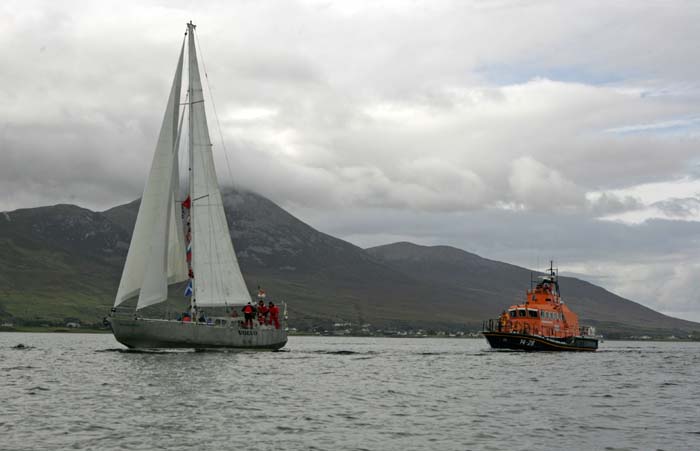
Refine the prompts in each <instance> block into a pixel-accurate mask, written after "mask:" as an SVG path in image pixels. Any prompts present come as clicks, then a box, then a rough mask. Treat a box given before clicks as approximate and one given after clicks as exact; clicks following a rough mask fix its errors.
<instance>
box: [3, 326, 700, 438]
mask: <svg viewBox="0 0 700 451" xmlns="http://www.w3.org/2000/svg"><path fill="white" fill-rule="evenodd" d="M20 344H21V345H22V346H19V345H20ZM699 350H700V344H698V343H632V342H612V341H607V342H605V343H603V344H602V348H601V350H600V351H599V352H597V353H594V354H589V353H586V354H575V353H571V354H557V353H540V354H526V353H520V352H492V351H490V350H489V349H488V347H487V345H486V342H485V341H482V340H460V339H388V338H387V339H382V338H328V337H290V340H289V344H288V345H287V347H286V348H285V350H284V351H285V352H276V353H240V352H227V351H225V350H224V351H221V350H219V351H215V352H208V351H203V352H202V351H200V352H194V351H152V352H144V351H129V350H126V349H124V348H122V347H121V346H120V345H119V344H118V343H116V341H115V340H114V339H113V337H112V336H111V335H92V334H20V333H0V381H1V382H0V406H2V409H1V410H0V449H37V448H41V449H58V448H91V449H144V450H146V449H192V448H194V449H201V448H205V447H206V448H211V449H230V448H240V447H249V448H253V449H328V450H331V449H332V450H336V449H377V450H403V449H448V450H449V449H494V450H496V449H499V450H500V449H511V450H515V449H528V450H532V449H580V450H588V449H605V448H608V449H643V450H647V449H667V450H675V449H697V448H698V446H697V445H698V444H700V426H699V425H698V421H697V418H698V414H700V407H698V406H700V374H699V372H698V371H697V368H698V364H700V353H698V351H699Z"/></svg>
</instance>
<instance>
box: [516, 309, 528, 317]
mask: <svg viewBox="0 0 700 451" xmlns="http://www.w3.org/2000/svg"><path fill="white" fill-rule="evenodd" d="M518 316H520V317H523V318H524V317H525V316H527V315H526V314H525V309H524V308H521V309H518Z"/></svg>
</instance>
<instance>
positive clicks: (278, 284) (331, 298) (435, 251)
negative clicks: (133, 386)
mask: <svg viewBox="0 0 700 451" xmlns="http://www.w3.org/2000/svg"><path fill="white" fill-rule="evenodd" d="M223 199H224V207H225V211H226V216H227V220H228V222H229V225H230V228H231V237H232V241H233V243H234V248H235V250H236V253H237V256H238V259H239V263H240V266H241V269H242V271H243V274H244V277H245V280H246V283H247V284H248V287H249V289H250V290H251V292H254V291H255V289H256V287H257V285H258V284H260V285H262V286H264V287H265V288H266V289H267V291H268V293H271V294H273V295H274V296H276V298H277V299H283V300H286V301H288V303H289V306H290V324H291V325H292V326H295V327H300V328H304V329H310V328H329V327H332V324H333V322H337V321H341V322H342V321H351V322H355V323H358V324H361V323H370V324H372V325H373V326H374V327H381V328H404V329H405V328H414V329H416V328H434V329H437V328H442V329H449V330H459V329H465V328H467V329H472V330H473V329H476V328H478V326H479V325H480V323H481V320H483V319H485V318H489V317H494V316H496V315H497V314H498V313H499V312H500V311H501V310H502V309H503V308H505V307H506V306H507V305H510V304H512V303H515V302H519V301H520V300H521V298H522V296H523V295H524V291H525V289H526V288H527V286H528V281H529V277H530V276H529V275H530V270H528V269H525V268H521V267H518V266H515V265H511V264H508V263H504V262H498V261H495V260H489V259H485V258H482V257H480V256H478V255H476V254H473V253H470V252H467V251H464V250H461V249H458V248H454V247H451V246H444V245H441V246H421V245H417V244H413V243H408V242H400V243H391V244H387V245H383V246H377V247H373V248H369V249H362V248H360V247H358V246H355V245H354V244H352V243H348V242H346V241H343V240H340V239H338V238H335V237H333V236H331V235H328V234H325V233H323V232H320V231H318V230H316V229H314V228H313V227H311V226H309V225H308V224H305V223H304V222H303V221H301V220H299V219H298V218H296V217H294V216H293V215H291V214H290V213H289V212H287V211H285V210H284V209H282V208H280V207H279V206H277V205H276V204H275V203H274V202H272V201H270V200H269V199H267V198H264V197H262V196H260V195H258V194H255V193H252V192H250V191H246V190H241V189H226V190H224V196H223ZM138 207H139V201H138V200H135V201H133V202H129V203H127V204H123V205H119V206H116V207H113V208H110V209H107V210H104V211H102V212H93V211H91V210H88V209H84V208H82V207H79V206H73V205H70V204H59V205H56V206H50V207H38V208H34V209H19V210H15V211H12V212H4V214H3V215H0V245H2V247H0V256H2V258H0V262H3V263H0V283H2V286H3V287H4V288H3V290H2V291H3V292H4V293H3V294H4V295H3V296H2V297H0V319H6V320H15V321H18V322H24V323H40V322H52V321H53V322H56V321H58V322H60V321H61V320H63V319H65V318H68V317H71V318H74V317H77V318H81V319H83V320H84V321H86V322H91V321H92V322H97V321H99V319H100V318H101V317H102V316H104V315H105V314H106V312H107V311H108V310H109V308H110V307H111V304H112V302H113V296H114V293H115V292H116V288H117V285H118V283H119V277H120V276H121V269H122V265H123V261H124V259H125V257H126V251H127V249H128V242H129V240H130V238H131V232H132V229H133V224H134V222H135V219H136V214H137V212H138ZM9 261H12V262H14V263H13V264H8V262H9ZM562 288H563V290H564V298H565V299H566V300H567V302H571V304H572V308H574V310H575V311H577V313H579V315H580V317H581V318H582V320H584V321H586V320H587V319H590V320H591V322H592V323H594V324H595V325H597V326H599V328H601V329H602V330H603V331H606V332H611V333H622V334H627V333H629V334H631V333H636V332H640V331H641V332H643V331H647V332H654V331H655V332H654V333H656V334H657V335H662V334H671V333H675V334H679V333H687V332H690V331H693V330H700V324H697V323H692V322H688V321H684V320H680V319H675V318H670V317H666V316H664V315H661V314H660V313H657V312H654V311H653V310H651V309H648V308H646V307H643V306H641V305H640V304H637V303H634V302H632V301H629V300H626V299H624V298H621V297H619V296H617V295H614V294H613V293H610V292H608V291H606V290H604V289H603V288H600V287H597V286H595V285H593V284H590V283H588V282H585V281H582V280H579V279H576V278H565V277H562ZM567 296H569V297H567ZM169 302H170V301H169ZM172 302H173V303H174V305H179V304H183V303H184V299H183V298H182V297H181V295H179V294H178V293H177V290H174V291H173V295H172ZM621 313H624V315H622V314H621ZM621 318H623V320H621Z"/></svg>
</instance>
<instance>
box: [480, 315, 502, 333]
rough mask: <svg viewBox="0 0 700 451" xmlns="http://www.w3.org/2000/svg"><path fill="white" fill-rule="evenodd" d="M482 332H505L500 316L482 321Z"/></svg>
mask: <svg viewBox="0 0 700 451" xmlns="http://www.w3.org/2000/svg"><path fill="white" fill-rule="evenodd" d="M481 331H482V332H505V329H504V327H503V325H502V323H501V320H500V318H491V319H487V320H485V321H483V322H482V324H481Z"/></svg>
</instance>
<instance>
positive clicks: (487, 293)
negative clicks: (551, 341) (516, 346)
mask: <svg viewBox="0 0 700 451" xmlns="http://www.w3.org/2000/svg"><path fill="white" fill-rule="evenodd" d="M367 252H368V253H369V254H371V255H373V256H375V257H376V258H378V259H381V260H382V261H384V262H385V263H386V264H388V265H390V266H392V267H393V268H396V269H398V270H400V271H401V272H403V273H404V274H406V275H408V276H410V277H412V278H414V279H416V280H421V281H426V282H427V281H430V282H438V283H439V284H440V285H442V286H454V287H455V288H456V289H459V290H461V291H462V293H463V295H462V296H463V298H464V299H471V300H473V301H474V302H475V303H479V302H481V303H482V304H484V305H486V306H487V307H488V308H489V309H490V310H489V312H488V313H486V316H496V313H497V312H500V311H501V310H502V309H505V308H506V307H508V306H510V305H511V304H514V303H516V302H522V301H523V295H524V290H525V289H527V288H528V287H529V281H530V278H531V275H532V272H531V271H530V270H529V269H526V268H522V267H519V266H515V265H510V264H508V263H503V262H499V261H494V260H488V259H485V258H482V257H479V256H478V255H475V254H472V253H469V252H465V251H463V250H461V249H456V248H454V247H450V246H419V245H416V244H413V243H406V242H402V243H393V244H388V245H384V246H377V247H373V248H370V249H367ZM559 283H560V286H561V292H562V298H563V299H564V300H565V302H567V303H568V304H569V305H570V307H571V308H572V310H573V311H574V312H576V313H577V314H578V315H579V318H580V320H581V322H582V323H583V324H590V325H594V326H597V327H598V328H599V329H600V330H603V331H606V332H615V333H628V334H632V333H635V332H638V331H640V330H651V329H658V330H659V331H660V330H663V331H665V332H667V333H673V332H672V331H675V333H680V332H681V331H691V330H698V326H700V324H698V323H694V322H691V321H684V320H680V319H677V318H672V317H670V316H666V315H662V314H660V313H658V312H656V311H654V310H652V309H650V308H647V307H644V306H643V305H640V304H637V303H636V302H632V301H630V300H627V299H624V298H622V297H620V296H618V295H616V294H614V293H611V292H609V291H607V290H605V289H604V288H601V287H599V286H596V285H593V284H592V283H589V282H586V281H583V280H580V279H577V278H573V277H564V276H562V277H560V278H559ZM475 313H476V312H475ZM659 331H657V333H659Z"/></svg>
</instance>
